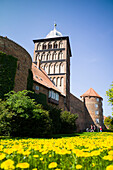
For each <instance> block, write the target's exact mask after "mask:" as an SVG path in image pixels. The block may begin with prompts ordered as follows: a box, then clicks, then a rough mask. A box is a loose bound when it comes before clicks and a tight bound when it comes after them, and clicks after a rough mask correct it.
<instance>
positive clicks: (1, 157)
mask: <svg viewBox="0 0 113 170" xmlns="http://www.w3.org/2000/svg"><path fill="white" fill-rule="evenodd" d="M5 156H6V155H5V154H4V153H1V154H0V161H1V160H2V159H4V158H5Z"/></svg>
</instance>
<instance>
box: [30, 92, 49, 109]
mask: <svg viewBox="0 0 113 170" xmlns="http://www.w3.org/2000/svg"><path fill="white" fill-rule="evenodd" d="M28 95H29V96H30V98H32V99H34V100H35V102H36V103H37V104H42V105H43V106H46V105H47V96H46V95H45V94H43V93H39V94H36V93H35V92H34V93H29V94H28Z"/></svg>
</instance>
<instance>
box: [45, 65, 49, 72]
mask: <svg viewBox="0 0 113 170" xmlns="http://www.w3.org/2000/svg"><path fill="white" fill-rule="evenodd" d="M45 71H46V73H47V74H48V65H46V66H45Z"/></svg>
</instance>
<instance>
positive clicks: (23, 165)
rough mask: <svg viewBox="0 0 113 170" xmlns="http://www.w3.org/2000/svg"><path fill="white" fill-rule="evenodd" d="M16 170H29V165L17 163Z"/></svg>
mask: <svg viewBox="0 0 113 170" xmlns="http://www.w3.org/2000/svg"><path fill="white" fill-rule="evenodd" d="M16 168H23V169H25V168H29V164H28V163H27V162H23V163H18V164H17V165H16Z"/></svg>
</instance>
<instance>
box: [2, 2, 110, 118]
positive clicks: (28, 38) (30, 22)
mask: <svg viewBox="0 0 113 170" xmlns="http://www.w3.org/2000/svg"><path fill="white" fill-rule="evenodd" d="M54 21H55V22H56V23H57V30H58V31H60V32H61V33H62V34H63V35H64V36H65V35H66V36H69V38H70V44H71V49H72V58H71V92H72V93H73V94H74V95H76V96H77V97H78V98H79V96H80V95H82V94H83V93H85V92H86V91H87V90H88V89H89V88H90V87H92V88H93V89H94V90H95V91H96V92H97V93H98V94H99V95H100V96H102V97H103V111H104V115H106V116H108V115H111V114H112V110H111V106H109V105H108V102H107V97H106V96H105V94H106V91H107V90H108V89H109V87H110V84H111V83H112V81H113V0H56V1H55V0H10V1H9V0H0V35H2V36H7V37H8V38H10V39H12V40H13V41H15V42H17V43H18V44H19V45H21V46H23V47H24V48H25V49H26V50H27V51H28V52H29V53H30V54H31V56H33V50H34V44H33V41H32V40H33V39H40V38H44V37H46V35H47V34H48V33H49V32H50V31H51V30H52V29H53V26H54Z"/></svg>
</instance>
